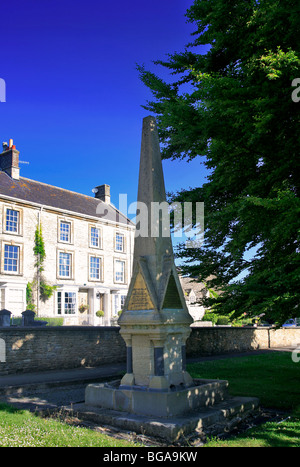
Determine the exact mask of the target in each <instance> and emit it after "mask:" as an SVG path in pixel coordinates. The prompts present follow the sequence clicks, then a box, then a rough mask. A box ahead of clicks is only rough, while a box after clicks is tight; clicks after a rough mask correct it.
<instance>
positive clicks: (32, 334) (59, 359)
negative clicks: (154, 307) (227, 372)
mask: <svg viewBox="0 0 300 467" xmlns="http://www.w3.org/2000/svg"><path fill="white" fill-rule="evenodd" d="M286 346H294V347H298V346H299V348H300V328H296V329H293V328H292V329H284V328H282V329H278V330H274V329H269V328H231V327H221V326H220V327H218V326H217V327H207V328H202V327H201V328H192V331H191V335H190V337H189V339H188V341H187V357H198V356H206V355H218V354H224V353H231V352H243V351H248V350H257V349H267V348H274V347H286ZM3 357H4V358H3ZM125 360H126V347H125V343H124V341H123V339H122V337H121V336H120V334H119V328H118V327H92V326H89V327H82V326H62V327H48V326H47V327H32V328H24V327H2V328H0V376H1V375H5V374H15V373H20V372H24V373H28V372H36V371H47V370H56V369H64V368H77V367H80V366H98V365H102V364H104V363H116V362H125Z"/></svg>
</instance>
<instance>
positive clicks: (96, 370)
mask: <svg viewBox="0 0 300 467" xmlns="http://www.w3.org/2000/svg"><path fill="white" fill-rule="evenodd" d="M277 350H280V351H292V350H293V349H292V348H283V349H272V350H257V351H251V352H244V353H234V354H226V355H216V356H210V357H199V358H191V359H188V360H187V361H188V363H192V362H199V361H208V360H216V359H224V358H232V357H235V358H238V357H244V356H249V355H250V356H251V355H260V354H262V353H267V352H272V351H277ZM125 370H126V364H125V363H114V364H106V365H101V366H99V367H92V368H90V367H88V368H82V367H81V368H75V369H65V370H57V371H47V372H37V373H24V374H17V375H7V376H0V402H7V403H9V404H11V405H14V406H16V407H17V408H24V409H27V410H32V411H35V410H46V409H57V408H60V407H62V406H66V405H68V406H69V405H71V404H75V403H79V402H84V397H85V396H84V394H85V388H86V386H87V384H89V383H92V382H94V383H95V382H104V381H107V380H112V379H118V378H119V377H120V375H121V374H122V373H124V372H125Z"/></svg>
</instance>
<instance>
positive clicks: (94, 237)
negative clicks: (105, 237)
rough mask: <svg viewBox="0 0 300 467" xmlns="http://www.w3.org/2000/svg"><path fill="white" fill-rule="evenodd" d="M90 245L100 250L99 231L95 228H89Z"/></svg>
mask: <svg viewBox="0 0 300 467" xmlns="http://www.w3.org/2000/svg"><path fill="white" fill-rule="evenodd" d="M90 245H91V246H92V247H95V248H100V229H98V228H97V227H91V230H90Z"/></svg>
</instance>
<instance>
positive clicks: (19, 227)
mask: <svg viewBox="0 0 300 467" xmlns="http://www.w3.org/2000/svg"><path fill="white" fill-rule="evenodd" d="M8 211H14V212H16V213H17V217H18V219H17V229H16V230H10V229H7V216H8ZM22 225H23V210H22V209H20V208H16V207H15V206H11V205H5V206H4V207H3V222H2V229H3V233H6V234H9V235H22Z"/></svg>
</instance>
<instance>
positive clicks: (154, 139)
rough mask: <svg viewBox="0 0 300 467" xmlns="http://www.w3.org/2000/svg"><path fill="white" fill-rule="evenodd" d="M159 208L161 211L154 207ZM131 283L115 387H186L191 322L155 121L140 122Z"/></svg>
mask: <svg viewBox="0 0 300 467" xmlns="http://www.w3.org/2000/svg"><path fill="white" fill-rule="evenodd" d="M160 208H162V209H160ZM137 210H138V211H139V215H137V219H139V223H140V225H139V226H137V227H138V228H137V231H136V237H135V242H134V259H133V271H132V279H131V283H130V286H129V291H128V295H127V299H126V302H125V306H124V309H123V312H122V314H121V316H120V318H119V321H118V324H119V325H120V333H121V335H122V337H123V338H124V340H125V342H126V346H127V373H126V375H125V376H124V377H123V379H122V381H121V387H124V388H125V387H136V386H142V387H146V388H149V389H150V390H151V389H153V390H161V391H168V390H170V389H174V388H176V387H177V388H179V387H181V388H182V387H186V386H188V385H190V384H192V382H193V381H192V378H191V377H190V376H189V374H188V373H187V372H186V370H185V343H186V339H187V337H188V336H189V334H190V324H191V323H192V321H193V320H192V318H191V316H190V315H189V313H188V310H187V306H186V303H185V299H184V295H183V292H182V288H181V285H180V282H179V279H178V275H177V271H176V267H175V263H174V256H173V248H172V241H171V237H170V225H169V224H168V225H166V224H167V223H166V222H165V220H166V219H165V218H164V216H165V215H166V193H165V184H164V177H163V169H162V162H161V155H160V147H159V139H158V131H157V126H156V121H155V118H153V117H146V118H144V120H143V129H142V143H141V155H140V172H139V187H138V203H137Z"/></svg>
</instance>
